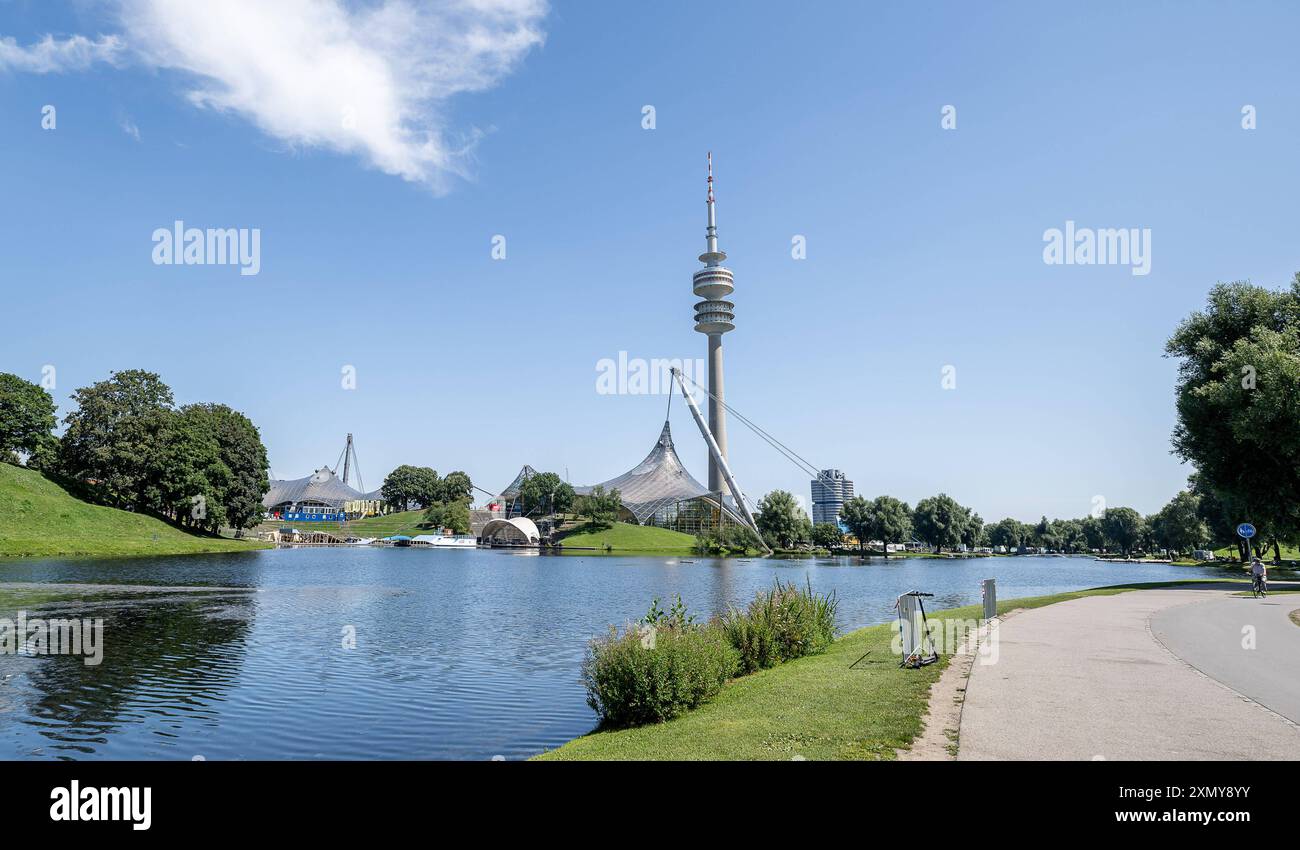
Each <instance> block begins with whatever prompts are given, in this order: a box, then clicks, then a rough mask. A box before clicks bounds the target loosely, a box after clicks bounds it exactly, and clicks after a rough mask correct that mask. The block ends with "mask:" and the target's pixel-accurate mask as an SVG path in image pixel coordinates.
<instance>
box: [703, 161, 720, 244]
mask: <svg viewBox="0 0 1300 850" xmlns="http://www.w3.org/2000/svg"><path fill="white" fill-rule="evenodd" d="M708 159H709V226H708V229H707V230H705V231H704V235H705V238H706V241H707V244H708V253H710V254H716V253H718V222H717V218H716V216H715V214H714V207H713V151H709V156H708Z"/></svg>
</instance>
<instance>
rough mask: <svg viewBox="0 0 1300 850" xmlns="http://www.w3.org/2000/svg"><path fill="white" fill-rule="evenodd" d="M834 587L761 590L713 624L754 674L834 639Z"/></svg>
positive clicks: (817, 649)
mask: <svg viewBox="0 0 1300 850" xmlns="http://www.w3.org/2000/svg"><path fill="white" fill-rule="evenodd" d="M838 607H839V602H838V601H837V600H836V598H835V592H834V591H831V593H829V594H819V593H813V590H812V584H811V583H809V584H808V586H807V587H806V589H803V590H800V589H799V588H798V587H797V586H796V585H795V584H794V583H793V582H791V583H790V584H783V583H782V582H781V580H780V579H777V581H776V586H775V587H773V588H772V589H771V590H768V591H759V592H758V594H757V595H755V597H754V601H753V602H750V603H749V607H748V608H746V609H745V610H741V609H739V608H736V607H734V606H733V607H731V608H730V609H729V610H728V611H727V612H726V613H725V614H723V615H722V616H721V617H719V618H717V619H716V620H715V625H716V626H717V627H718V628H719V629H720V630H721V631H722V632H723V634H725V635H726V636H727V640H728V641H729V642H730V643H731V645H732V646H733V647H735V649H736V651H737V652H738V653H739V655H740V671H741V672H742V673H753V672H754V671H755V670H762V669H765V668H768V667H775V666H776V665H777V664H780V663H781V662H783V661H790V660H791V659H794V658H802V657H803V656H805V655H816V654H819V653H822V652H825V651H826V648H827V647H829V646H830V645H831V641H833V640H834V639H835V612H836V609H837V608H838Z"/></svg>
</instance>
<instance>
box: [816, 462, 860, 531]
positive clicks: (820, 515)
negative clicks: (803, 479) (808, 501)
mask: <svg viewBox="0 0 1300 850" xmlns="http://www.w3.org/2000/svg"><path fill="white" fill-rule="evenodd" d="M852 498H853V482H852V481H850V480H849V479H847V478H845V477H844V473H843V472H840V471H839V470H838V469H823V470H822V471H821V472H819V473H818V474H817V477H816V478H814V479H813V482H812V521H813V524H814V525H815V524H817V523H819V522H829V523H833V524H836V525H838V524H839V521H840V514H841V513H842V512H843V510H844V503H845V502H847V501H848V500H849V499H852Z"/></svg>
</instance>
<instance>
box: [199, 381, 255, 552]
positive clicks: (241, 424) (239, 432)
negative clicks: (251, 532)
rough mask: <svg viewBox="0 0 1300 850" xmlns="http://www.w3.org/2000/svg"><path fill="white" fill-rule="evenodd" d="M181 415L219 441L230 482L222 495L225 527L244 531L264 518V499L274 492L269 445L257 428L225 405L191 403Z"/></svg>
mask: <svg viewBox="0 0 1300 850" xmlns="http://www.w3.org/2000/svg"><path fill="white" fill-rule="evenodd" d="M180 412H181V415H182V416H184V417H186V418H187V419H188V420H189V421H190V422H191V423H192V424H193V425H194V427H196V428H198V429H200V430H203V431H206V432H207V433H208V434H210V435H211V436H212V438H213V439H215V440H216V444H217V451H218V456H219V458H220V461H221V463H222V464H224V465H225V468H226V472H227V476H228V477H227V479H226V483H225V486H224V487H223V488H222V489H221V491H220V493H219V499H220V504H221V507H222V513H223V514H224V519H225V524H226V525H228V526H230V527H231V528H234V529H236V530H238V531H240V532H242V530H243V529H245V528H251V527H252V526H254V525H256V524H257V523H258V522H259V521H260V519H261V517H262V497H263V496H265V495H266V493H267V491H268V490H270V489H271V482H270V481H269V480H268V477H267V472H268V469H269V465H268V462H267V457H266V446H265V445H263V444H262V435H261V434H260V433H259V432H258V430H257V426H256V425H254V424H253V423H252V420H250V419H249V418H248V417H247V416H245V415H244V414H242V413H240V412H238V411H236V410H232V409H231V408H229V407H227V406H226V405H224V404H189V405H186V406H185V407H182V408H181V411H180Z"/></svg>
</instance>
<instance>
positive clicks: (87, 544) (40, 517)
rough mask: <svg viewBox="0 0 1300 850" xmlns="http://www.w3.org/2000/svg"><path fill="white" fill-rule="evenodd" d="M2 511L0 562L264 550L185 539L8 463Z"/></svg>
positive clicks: (0, 476)
mask: <svg viewBox="0 0 1300 850" xmlns="http://www.w3.org/2000/svg"><path fill="white" fill-rule="evenodd" d="M0 506H2V507H0V557H52V556H59V555H100V556H116V555H187V554H197V553H201V552H237V551H244V550H248V549H257V548H264V547H265V545H266V544H261V543H258V542H256V541H246V540H230V539H227V538H222V537H207V536H200V535H196V534H189V533H187V532H184V531H181V530H180V529H178V528H174V527H173V526H171V525H168V524H167V523H165V522H163V521H162V520H158V519H155V518H153V517H150V516H144V515H143V514H133V513H130V512H129V511H119V510H117V509H115V508H106V507H102V506H100V505H92V504H89V503H88V502H83V501H81V500H80V499H78V498H76V497H75V496H73V495H71V494H70V493H68V492H67V491H66V490H64V489H63V488H62V487H60V486H59V485H58V484H55V483H54V482H53V481H50V480H49V479H47V478H45V477H44V476H42V475H41V474H40V473H38V472H35V471H33V470H30V469H23V468H21V467H17V466H13V465H11V464H7V463H0Z"/></svg>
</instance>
